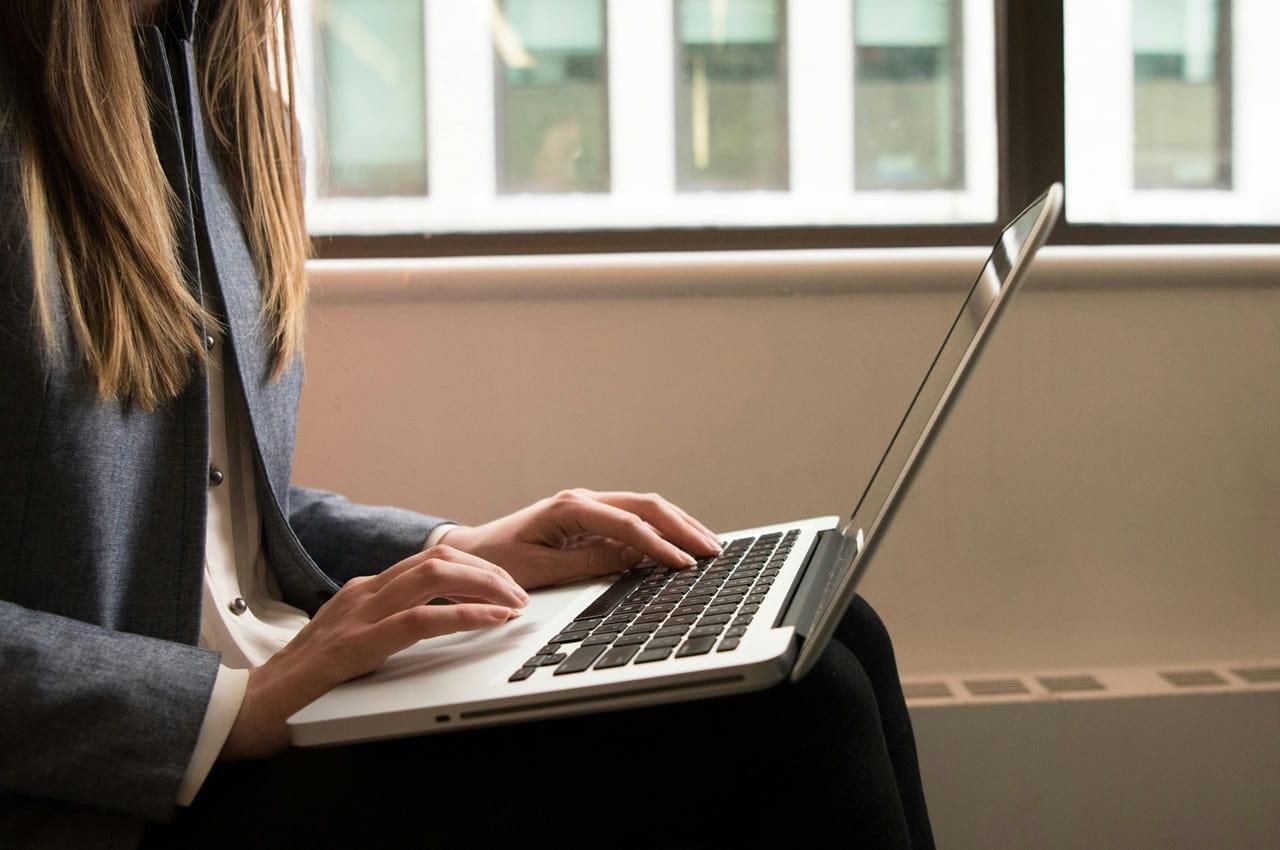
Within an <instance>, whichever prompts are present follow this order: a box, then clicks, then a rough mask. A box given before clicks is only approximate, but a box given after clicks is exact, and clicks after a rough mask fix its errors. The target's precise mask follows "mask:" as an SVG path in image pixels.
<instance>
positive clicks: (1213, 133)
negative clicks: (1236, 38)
mask: <svg viewBox="0 0 1280 850" xmlns="http://www.w3.org/2000/svg"><path fill="white" fill-rule="evenodd" d="M1229 5H1230V0H1134V2H1133V80H1134V85H1133V127H1134V133H1133V136H1134V138H1133V141H1134V148H1133V155H1134V183H1135V185H1136V187H1137V188H1139V189H1196V188H1223V189H1225V188H1230V186H1231V85H1230V67H1231V56H1230V50H1229V44H1230V42H1229V40H1227V39H1223V38H1221V36H1222V35H1223V26H1222V24H1223V21H1224V20H1229V15H1228V14H1227V13H1228V10H1229ZM1223 48H1227V49H1223Z"/></svg>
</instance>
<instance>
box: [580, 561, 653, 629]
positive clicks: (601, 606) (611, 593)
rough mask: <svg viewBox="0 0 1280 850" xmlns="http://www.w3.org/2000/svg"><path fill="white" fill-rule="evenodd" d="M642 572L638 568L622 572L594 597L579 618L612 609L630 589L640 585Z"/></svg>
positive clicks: (603, 614)
mask: <svg viewBox="0 0 1280 850" xmlns="http://www.w3.org/2000/svg"><path fill="white" fill-rule="evenodd" d="M644 578H645V575H644V573H642V572H640V571H638V570H631V571H629V572H626V573H623V574H622V576H621V577H619V578H618V580H617V581H615V582H614V583H613V584H611V585H609V587H608V589H606V590H605V592H604V593H602V594H600V595H599V596H598V597H596V601H595V602H592V603H591V604H590V605H588V606H587V608H586V610H584V611H583V612H582V613H581V614H579V615H578V617H579V619H584V620H585V619H590V618H593V617H603V616H605V615H606V614H608V613H609V612H610V611H612V610H613V609H614V607H615V606H617V604H618V603H619V602H621V601H622V600H623V599H625V598H626V597H627V595H628V594H630V593H631V591H632V590H634V589H635V588H637V587H639V586H640V582H642V581H644Z"/></svg>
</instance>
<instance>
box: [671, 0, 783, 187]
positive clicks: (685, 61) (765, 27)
mask: <svg viewBox="0 0 1280 850" xmlns="http://www.w3.org/2000/svg"><path fill="white" fill-rule="evenodd" d="M676 26H677V30H678V35H679V44H678V46H677V47H678V60H677V61H678V62H679V65H678V74H677V93H676V98H677V106H676V114H677V117H676V128H677V129H676V144H677V149H676V162H677V185H678V186H679V188H680V189H786V188H787V186H788V182H789V181H788V160H787V99H786V72H785V68H786V56H785V50H784V44H785V39H784V38H783V27H784V17H783V10H782V3H781V2H779V0H679V2H678V3H677V24H676Z"/></svg>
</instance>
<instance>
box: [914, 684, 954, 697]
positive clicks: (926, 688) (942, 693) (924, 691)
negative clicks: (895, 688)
mask: <svg viewBox="0 0 1280 850" xmlns="http://www.w3.org/2000/svg"><path fill="white" fill-rule="evenodd" d="M902 695H903V696H904V697H906V698H907V699H950V698H951V689H950V688H948V687H947V683H946V682H903V683H902Z"/></svg>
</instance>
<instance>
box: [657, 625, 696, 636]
mask: <svg viewBox="0 0 1280 850" xmlns="http://www.w3.org/2000/svg"><path fill="white" fill-rule="evenodd" d="M687 631H689V625H688V624H686V625H680V626H663V627H662V628H660V629H658V630H657V631H656V632H654V633H653V636H654V637H671V636H673V635H674V636H676V637H684V633H685V632H687Z"/></svg>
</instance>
